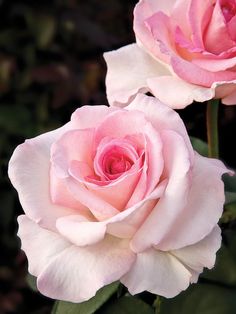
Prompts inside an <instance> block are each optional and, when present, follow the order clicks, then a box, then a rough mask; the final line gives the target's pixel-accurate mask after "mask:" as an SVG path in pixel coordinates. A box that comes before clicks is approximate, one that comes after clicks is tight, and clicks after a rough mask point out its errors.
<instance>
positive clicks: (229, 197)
mask: <svg viewBox="0 0 236 314" xmlns="http://www.w3.org/2000/svg"><path fill="white" fill-rule="evenodd" d="M232 203H236V193H235V192H225V205H227V204H232Z"/></svg>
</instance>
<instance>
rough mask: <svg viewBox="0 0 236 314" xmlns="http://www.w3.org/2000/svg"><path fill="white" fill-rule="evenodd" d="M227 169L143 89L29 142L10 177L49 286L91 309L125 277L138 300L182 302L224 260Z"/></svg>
mask: <svg viewBox="0 0 236 314" xmlns="http://www.w3.org/2000/svg"><path fill="white" fill-rule="evenodd" d="M226 171H227V170H226V168H225V166H224V165H223V164H222V163H221V162H220V161H218V160H215V159H209V158H205V157H202V156H200V155H199V154H198V153H196V152H194V151H193V148H192V146H191V143H190V141H189V137H188V135H187V132H186V129H185V127H184V124H183V122H182V120H181V119H180V117H179V115H178V114H177V113H176V112H175V111H174V110H172V109H171V108H169V107H167V106H165V105H163V104H162V103H161V102H159V101H158V100H156V99H155V98H154V97H148V96H145V95H141V94H139V95H137V97H136V98H135V99H134V100H133V101H132V102H131V103H130V105H129V106H127V107H126V108H125V109H121V108H118V107H106V106H84V107H82V108H80V109H78V110H76V111H75V112H74V113H73V115H72V117H71V121H70V122H69V123H67V124H66V125H64V126H63V127H62V128H59V129H57V130H55V131H52V132H49V133H45V134H42V135H40V136H37V137H35V138H33V139H30V140H26V141H25V143H23V144H21V145H20V146H18V147H17V148H16V150H15V152H14V153H13V156H12V158H11V160H10V163H9V177H10V179H11V182H12V184H13V185H14V187H15V188H16V189H17V191H18V193H19V198H20V202H21V204H22V207H23V209H24V212H25V215H22V216H20V217H19V218H18V222H19V232H18V235H19V237H20V239H21V242H22V249H23V250H24V251H25V253H26V255H27V257H28V261H29V272H30V273H31V274H32V275H34V276H36V277H37V286H38V289H39V291H40V292H41V293H42V294H44V295H46V296H49V297H51V298H55V299H62V300H68V301H72V302H81V301H84V300H87V299H89V298H91V297H92V296H94V295H95V293H96V291H97V290H98V289H100V288H101V287H103V286H104V285H107V284H109V283H111V282H114V281H117V280H120V281H121V282H122V283H123V284H124V285H125V286H126V287H127V288H128V289H129V292H130V293H131V294H136V293H139V292H141V291H144V290H147V291H150V292H152V293H156V294H158V295H162V296H165V297H173V296H175V295H177V294H178V293H179V292H180V291H182V290H184V289H186V288H187V287H188V286H189V284H190V283H192V282H196V281H197V279H198V276H199V274H200V273H201V272H202V270H203V267H208V268H212V267H213V265H214V262H215V254H216V251H217V250H218V249H219V247H220V244H221V235H220V228H219V227H218V226H217V222H218V219H219V217H220V216H221V214H222V208H223V203H224V187H223V182H222V180H221V176H222V174H223V173H225V172H226Z"/></svg>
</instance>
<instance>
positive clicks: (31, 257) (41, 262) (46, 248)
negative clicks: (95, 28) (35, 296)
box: [18, 215, 70, 276]
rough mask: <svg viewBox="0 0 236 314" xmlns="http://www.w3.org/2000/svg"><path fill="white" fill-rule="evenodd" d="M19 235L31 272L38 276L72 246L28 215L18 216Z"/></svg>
mask: <svg viewBox="0 0 236 314" xmlns="http://www.w3.org/2000/svg"><path fill="white" fill-rule="evenodd" d="M18 224H19V230H18V236H19V237H20V239H21V248H22V250H23V251H24V252H25V254H26V256H27V258H28V262H29V272H30V273H31V274H32V275H34V276H38V275H39V274H40V273H41V272H42V270H43V269H44V268H45V267H46V266H47V265H48V263H49V262H51V260H52V259H53V258H55V257H56V256H57V255H58V254H60V253H61V252H62V251H63V250H64V249H66V248H68V247H69V246H70V243H69V242H68V241H66V240H65V239H63V238H62V237H60V236H59V235H58V234H57V233H54V232H51V231H49V230H46V229H42V228H41V227H39V226H38V225H37V224H36V223H35V222H33V221H32V220H30V219H29V218H28V217H27V216H25V215H21V216H19V217H18Z"/></svg>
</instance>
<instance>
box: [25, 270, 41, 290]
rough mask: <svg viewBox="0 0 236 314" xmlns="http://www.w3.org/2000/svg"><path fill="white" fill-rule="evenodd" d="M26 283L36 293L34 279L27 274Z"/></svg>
mask: <svg viewBox="0 0 236 314" xmlns="http://www.w3.org/2000/svg"><path fill="white" fill-rule="evenodd" d="M26 281H27V283H28V285H29V287H30V289H31V290H33V291H35V292H38V288H37V284H36V281H37V279H36V277H34V276H32V275H31V274H27V277H26Z"/></svg>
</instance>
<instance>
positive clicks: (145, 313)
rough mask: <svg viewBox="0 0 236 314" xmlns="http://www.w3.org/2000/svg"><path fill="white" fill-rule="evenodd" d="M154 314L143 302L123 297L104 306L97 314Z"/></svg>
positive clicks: (134, 298)
mask: <svg viewBox="0 0 236 314" xmlns="http://www.w3.org/2000/svg"><path fill="white" fill-rule="evenodd" d="M121 313H122V314H154V309H153V308H152V307H151V306H150V305H148V304H147V303H145V302H144V301H142V300H140V299H138V298H136V297H130V296H124V297H122V298H120V299H118V300H117V301H115V302H112V303H110V304H107V305H105V306H104V307H103V308H102V309H101V310H100V311H98V314H121Z"/></svg>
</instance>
